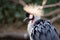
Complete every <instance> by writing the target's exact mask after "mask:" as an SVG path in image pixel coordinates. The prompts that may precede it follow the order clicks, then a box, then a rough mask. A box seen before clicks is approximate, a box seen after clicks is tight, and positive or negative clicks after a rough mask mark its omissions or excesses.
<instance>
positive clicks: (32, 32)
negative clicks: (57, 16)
mask: <svg viewBox="0 0 60 40" xmlns="http://www.w3.org/2000/svg"><path fill="white" fill-rule="evenodd" d="M24 10H25V11H26V12H28V13H29V16H28V18H29V19H30V21H29V23H28V28H27V30H28V34H29V36H30V40H59V36H58V33H57V30H56V29H55V27H54V26H53V25H52V23H51V22H50V21H49V20H46V19H43V18H41V17H42V16H43V15H44V13H43V10H42V7H41V6H38V5H33V4H32V5H28V6H25V7H24Z"/></svg>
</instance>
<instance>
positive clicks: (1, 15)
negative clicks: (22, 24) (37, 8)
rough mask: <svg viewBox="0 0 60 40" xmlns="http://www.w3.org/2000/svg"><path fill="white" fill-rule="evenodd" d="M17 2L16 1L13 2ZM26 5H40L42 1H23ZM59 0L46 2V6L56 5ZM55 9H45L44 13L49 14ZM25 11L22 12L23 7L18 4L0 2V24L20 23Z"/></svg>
mask: <svg viewBox="0 0 60 40" xmlns="http://www.w3.org/2000/svg"><path fill="white" fill-rule="evenodd" d="M15 1H17V0H15ZM24 1H25V2H26V3H27V4H29V3H36V4H38V5H41V4H42V0H24ZM59 1H60V0H47V4H53V3H57V2H59ZM57 8H60V7H59V6H57V7H52V8H45V9H44V12H45V14H46V13H49V12H51V11H53V10H55V9H57ZM25 13H26V12H25V11H24V10H23V6H22V5H20V4H19V3H16V2H12V0H0V24H7V23H8V24H10V23H14V22H16V21H22V20H23V19H24V17H25Z"/></svg>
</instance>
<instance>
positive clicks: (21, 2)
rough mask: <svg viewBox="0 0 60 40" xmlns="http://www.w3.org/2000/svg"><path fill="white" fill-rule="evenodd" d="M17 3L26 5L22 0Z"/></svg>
mask: <svg viewBox="0 0 60 40" xmlns="http://www.w3.org/2000/svg"><path fill="white" fill-rule="evenodd" d="M19 3H20V4H21V5H22V6H26V5H27V4H26V3H25V2H24V1H23V0H19Z"/></svg>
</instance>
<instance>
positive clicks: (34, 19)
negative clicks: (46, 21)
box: [31, 16, 40, 23]
mask: <svg viewBox="0 0 60 40" xmlns="http://www.w3.org/2000/svg"><path fill="white" fill-rule="evenodd" d="M39 19H40V17H38V16H34V18H33V19H32V20H31V22H32V23H34V22H35V21H37V20H39Z"/></svg>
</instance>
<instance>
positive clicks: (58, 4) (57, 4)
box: [44, 2, 60, 8]
mask: <svg viewBox="0 0 60 40" xmlns="http://www.w3.org/2000/svg"><path fill="white" fill-rule="evenodd" d="M55 6H60V2H58V3H55V4H50V5H45V6H44V8H48V7H55Z"/></svg>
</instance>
